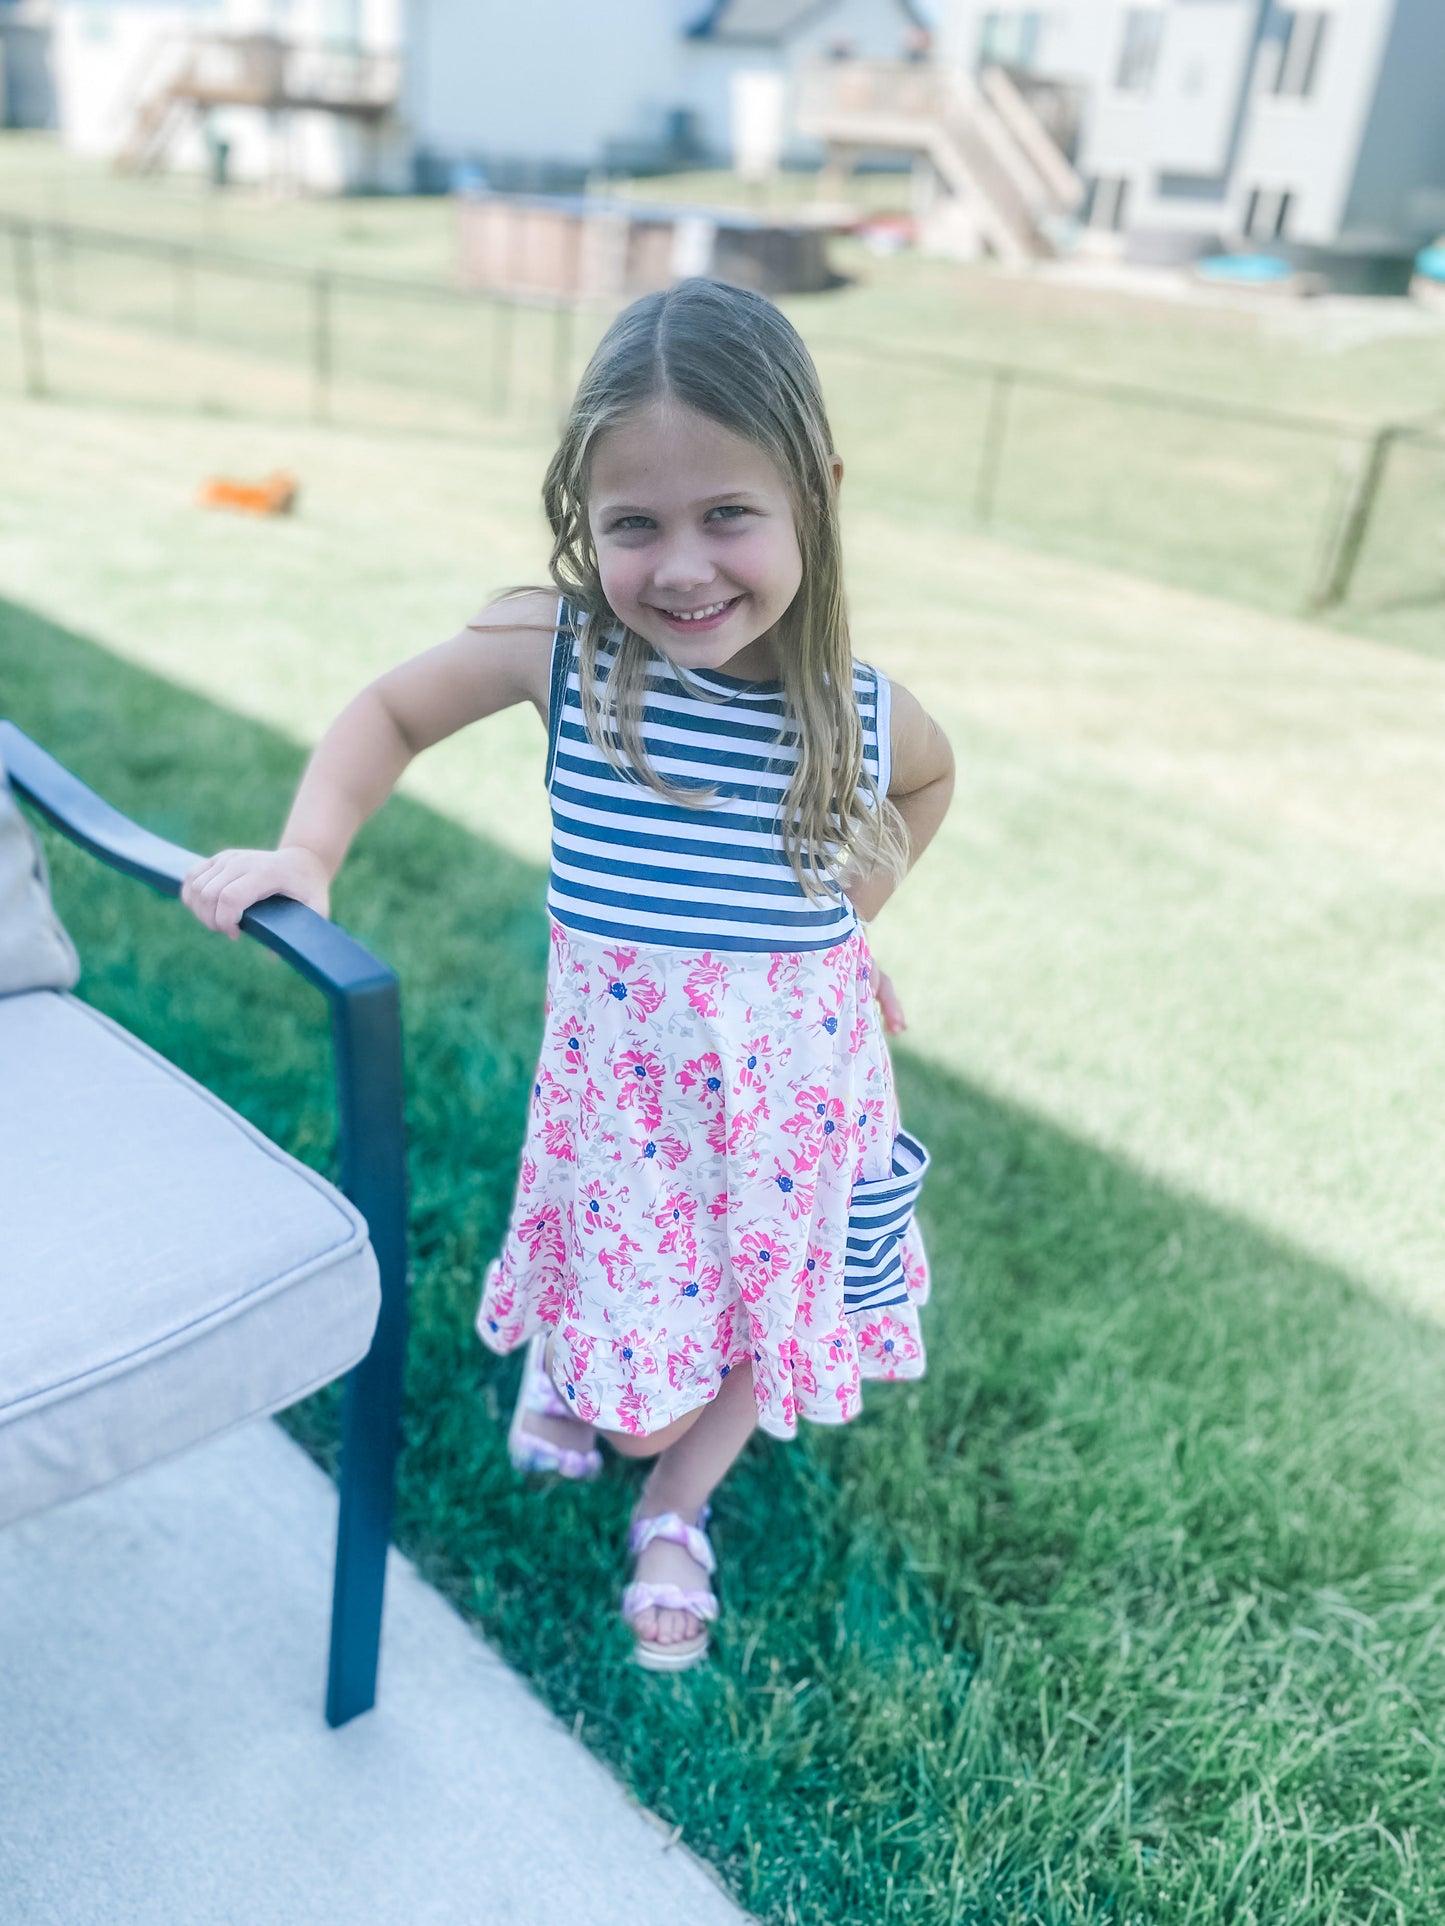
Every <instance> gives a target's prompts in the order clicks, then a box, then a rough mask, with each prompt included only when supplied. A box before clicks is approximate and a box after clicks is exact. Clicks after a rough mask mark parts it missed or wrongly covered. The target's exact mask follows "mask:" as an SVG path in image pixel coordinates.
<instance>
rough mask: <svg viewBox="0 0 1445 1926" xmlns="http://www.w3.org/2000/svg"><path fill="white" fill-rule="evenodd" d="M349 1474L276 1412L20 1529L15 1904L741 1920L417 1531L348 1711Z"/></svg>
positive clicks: (0, 1860)
mask: <svg viewBox="0 0 1445 1926" xmlns="http://www.w3.org/2000/svg"><path fill="white" fill-rule="evenodd" d="M335 1521H336V1496H335V1492H334V1489H333V1487H332V1485H331V1483H330V1481H329V1480H328V1479H327V1478H326V1476H325V1475H324V1474H323V1473H322V1472H321V1471H320V1470H318V1469H317V1467H316V1466H315V1465H313V1464H312V1462H311V1461H310V1459H309V1458H307V1457H306V1455H305V1453H304V1452H302V1451H301V1450H300V1449H299V1447H298V1446H296V1445H295V1444H293V1443H292V1442H291V1440H290V1439H289V1438H288V1437H287V1436H286V1435H285V1433H284V1432H282V1431H281V1430H280V1428H279V1427H278V1426H276V1425H274V1424H272V1423H269V1422H263V1423H260V1424H252V1425H249V1426H247V1427H245V1428H244V1429H243V1430H241V1431H238V1432H234V1433H232V1434H230V1435H229V1436H227V1437H224V1438H221V1439H219V1440H217V1441H215V1442H214V1443H212V1444H210V1445H207V1446H205V1447H204V1448H202V1449H200V1450H197V1451H192V1452H190V1453H189V1454H187V1455H186V1456H185V1457H183V1458H180V1459H177V1460H175V1461H174V1462H172V1463H169V1464H164V1465H159V1466H154V1467H152V1468H150V1469H149V1470H147V1471H145V1472H142V1473H140V1474H138V1475H137V1476H135V1477H133V1478H131V1479H128V1480H126V1481H124V1482H122V1483H121V1484H118V1485H115V1486H113V1487H111V1488H110V1489H109V1490H105V1491H100V1492H96V1493H94V1494H92V1495H91V1496H89V1497H86V1498H82V1499H79V1500H77V1501H76V1502H74V1503H72V1504H69V1505H63V1506H59V1507H57V1508H56V1509H54V1510H51V1511H48V1512H45V1513H43V1514H41V1515H40V1516H38V1517H34V1518H31V1519H27V1520H24V1521H22V1522H21V1523H20V1524H17V1525H13V1526H11V1527H10V1528H9V1529H8V1530H7V1531H5V1532H3V1533H0V1679H3V1685H0V1704H3V1731H4V1745H3V1747H0V1812H3V1814H4V1823H3V1826H0V1918H3V1919H4V1920H5V1921H6V1922H7V1923H8V1922H12V1921H13V1922H15V1926H21V1922H23V1926H101V1923H102V1922H103V1926H180V1923H181V1922H184V1926H222V1922H225V1926H242V1923H243V1922H244V1926H259V1923H262V1922H264V1926H302V1922H312V1921H315V1922H318V1923H319V1922H323V1921H324V1922H326V1926H336V1922H338V1921H346V1922H348V1926H369V1923H370V1922H377V1926H391V1923H392V1922H395V1923H396V1926H423V1923H424V1922H425V1923H426V1926H431V1923H432V1922H436V1926H442V1923H443V1922H458V1923H459V1926H460V1922H467V1923H468V1926H483V1923H484V1926H511V1923H512V1922H516V1926H554V1922H555V1926H563V1923H564V1922H567V1923H568V1926H570V1923H571V1922H575V1921H578V1920H585V1921H587V1922H588V1926H652V1922H656V1926H678V1923H679V1922H686V1926H742V1923H743V1922H745V1919H746V1915H744V1914H743V1913H742V1912H740V1911H739V1910H738V1908H737V1907H736V1906H735V1905H734V1904H733V1903H732V1902H731V1901H730V1900H729V1899H728V1898H727V1897H726V1896H725V1895H724V1894H723V1893H722V1891H721V1889H720V1888H719V1887H718V1885H717V1884H716V1882H715V1881H714V1879H713V1877H712V1875H711V1873H710V1872H709V1871H708V1870H707V1869H706V1868H704V1867H703V1866H702V1864H701V1863H700V1862H699V1861H697V1860H696V1859H694V1858H693V1857H692V1856H691V1855H690V1854H689V1853H688V1851H687V1850H686V1848H685V1847H684V1846H682V1845H680V1844H676V1845H673V1844H670V1843H669V1840H668V1835H667V1833H666V1831H665V1830H664V1829H663V1828H662V1827H661V1825H660V1824H659V1822H658V1821H657V1820H656V1819H654V1818H653V1817H652V1816H651V1815H650V1814H648V1813H645V1812H644V1811H643V1810H642V1809H641V1808H639V1807H638V1806H637V1805H636V1804H635V1803H634V1802H633V1801H632V1800H630V1799H629V1797H628V1795H627V1794H626V1793H625V1792H624V1791H623V1789H622V1787H621V1786H620V1785H619V1784H618V1783H617V1782H616V1781H615V1780H614V1779H613V1778H612V1777H611V1776H610V1774H609V1773H607V1771H606V1770H605V1769H604V1768H603V1767H602V1766H601V1765H599V1764H598V1763H597V1761H596V1760H595V1759H594V1758H593V1757H592V1756H591V1754H590V1753H588V1752H587V1750H586V1748H585V1747H584V1746H583V1745H581V1744H580V1743H579V1742H578V1741H576V1740H574V1739H573V1738H572V1737H571V1735H570V1734H569V1733H568V1732H567V1731H565V1730H564V1729H563V1727H562V1726H560V1725H559V1724H558V1722H557V1721H556V1720H555V1719H554V1718H553V1717H552V1715H551V1714H550V1713H549V1712H548V1711H547V1710H546V1709H545V1708H544V1707H543V1706H542V1705H541V1703H540V1702H539V1701H538V1700H537V1699H536V1698H534V1697H533V1695H532V1693H531V1692H530V1691H529V1690H528V1688H527V1687H526V1686H525V1685H524V1684H523V1683H522V1682H521V1680H520V1679H518V1678H517V1677H516V1675H515V1674H514V1673H512V1672H511V1671H510V1670H509V1669H508V1668H507V1667H506V1666H505V1665H504V1664H503V1663H502V1662H501V1660H500V1659H498V1658H497V1657H496V1655H495V1654H494V1653H493V1652H492V1651H491V1649H490V1648H489V1647H488V1646H487V1645H486V1644H484V1643H483V1641H482V1640H481V1639H480V1638H479V1637H478V1636H477V1635H476V1634H475V1633H474V1632H473V1631H472V1630H471V1629H470V1627H468V1626H467V1625H466V1624H465V1623H464V1622H463V1621H462V1619H461V1618H460V1617H459V1616H458V1615H457V1614H456V1613H455V1612H454V1611H453V1610H452V1609H451V1607H450V1606H449V1605H448V1604H446V1603H445V1601H444V1600H442V1599H441V1598H440V1597H438V1595H437V1594H436V1593H435V1592H434V1591H432V1590H431V1589H430V1587H428V1586H427V1585H426V1584H424V1583H423V1581H422V1580H421V1579H420V1578H419V1577H418V1576H417V1574H416V1572H415V1570H414V1569H413V1567H412V1566H411V1565H410V1564H409V1563H408V1562H407V1560H405V1559H404V1558H402V1557H401V1556H400V1554H399V1553H397V1552H396V1551H395V1550H393V1551H392V1553H391V1561H390V1567H389V1570H388V1576H387V1600H386V1617H385V1623H384V1628H383V1637H382V1653H381V1680H380V1688H379V1694H378V1701H377V1705H376V1708H375V1710H373V1711H372V1712H369V1713H367V1714H365V1715H364V1716H362V1717H360V1718H358V1719H355V1720H353V1721H352V1722H351V1723H350V1724H349V1725H347V1726H345V1727H343V1728H342V1729H341V1730H339V1731H334V1732H333V1731H331V1730H330V1729H329V1728H328V1727H327V1725H326V1723H325V1721H324V1719H323V1717H322V1709H321V1706H322V1694H323V1689H324V1673H325V1662H326V1636H327V1624H328V1613H329V1609H330V1584H331V1558H332V1553H333V1549H334V1538H335V1529H336V1522H335Z"/></svg>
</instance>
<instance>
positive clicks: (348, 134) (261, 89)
mask: <svg viewBox="0 0 1445 1926" xmlns="http://www.w3.org/2000/svg"><path fill="white" fill-rule="evenodd" d="M403 5H404V0H53V8H54V50H53V63H52V64H53V69H54V74H55V82H56V95H57V102H58V120H59V125H60V132H61V138H62V140H63V141H64V143H65V145H66V146H67V147H69V148H71V149H72V150H73V151H75V152H77V153H84V154H92V155H96V156H103V157H107V158H112V159H114V160H115V161H116V162H117V163H118V164H119V165H122V166H129V167H133V168H135V169H138V170H143V169H146V168H150V167H157V166H166V167H176V168H181V169H190V170H197V171H199V170H201V169H205V168H211V169H212V170H213V171H214V170H216V168H217V166H218V161H219V160H223V162H224V166H225V170H226V173H227V177H228V178H231V179H236V180H254V181H260V180H266V181H274V182H278V183H282V184H290V185H294V186H298V187H306V188H310V189H314V190H319V191H322V192H327V191H339V190H341V189H344V188H353V187H369V188H386V187H392V188H399V187H403V186H405V185H407V184H408V183H409V178H410V144H409V142H408V141H407V139H406V136H405V132H404V129H403V127H402V124H401V121H400V119H399V116H398V113H397V105H398V101H399V98H400V87H401V80H400V72H401V69H400V46H401V30H402V25H403Z"/></svg>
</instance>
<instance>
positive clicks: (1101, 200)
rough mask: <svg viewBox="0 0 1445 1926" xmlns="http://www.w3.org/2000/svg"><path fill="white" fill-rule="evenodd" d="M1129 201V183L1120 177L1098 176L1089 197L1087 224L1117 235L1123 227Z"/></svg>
mask: <svg viewBox="0 0 1445 1926" xmlns="http://www.w3.org/2000/svg"><path fill="white" fill-rule="evenodd" d="M1128 200H1129V182H1128V180H1127V179H1126V178H1125V177H1123V176H1122V175H1110V174H1100V175H1098V176H1097V177H1096V179H1095V181H1094V185H1093V189H1092V191H1091V193H1090V195H1089V208H1088V213H1087V216H1086V220H1087V224H1088V225H1089V226H1090V227H1095V228H1099V227H1102V228H1108V229H1109V230H1110V231H1111V232H1112V233H1115V234H1117V233H1118V232H1119V230H1120V229H1121V228H1122V227H1123V225H1124V210H1125V207H1126V206H1127V204H1128Z"/></svg>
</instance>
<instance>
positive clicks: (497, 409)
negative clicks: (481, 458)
mask: <svg viewBox="0 0 1445 1926" xmlns="http://www.w3.org/2000/svg"><path fill="white" fill-rule="evenodd" d="M516 319H517V304H516V302H515V301H509V300H507V298H506V296H505V295H503V294H501V293H498V295H497V305H496V306H495V308H494V309H493V310H492V413H493V414H494V415H502V414H505V413H506V411H507V402H508V398H509V395H510V392H511V371H512V334H513V331H514V329H515V327H516Z"/></svg>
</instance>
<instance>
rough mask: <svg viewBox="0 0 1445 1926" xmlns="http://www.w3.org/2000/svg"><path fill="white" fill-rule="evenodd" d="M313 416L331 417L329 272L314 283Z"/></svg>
mask: <svg viewBox="0 0 1445 1926" xmlns="http://www.w3.org/2000/svg"><path fill="white" fill-rule="evenodd" d="M311 416H312V419H313V420H314V421H328V420H329V419H330V416H331V276H330V275H329V274H325V273H320V274H317V275H316V276H314V278H313V279H312V282H311Z"/></svg>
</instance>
